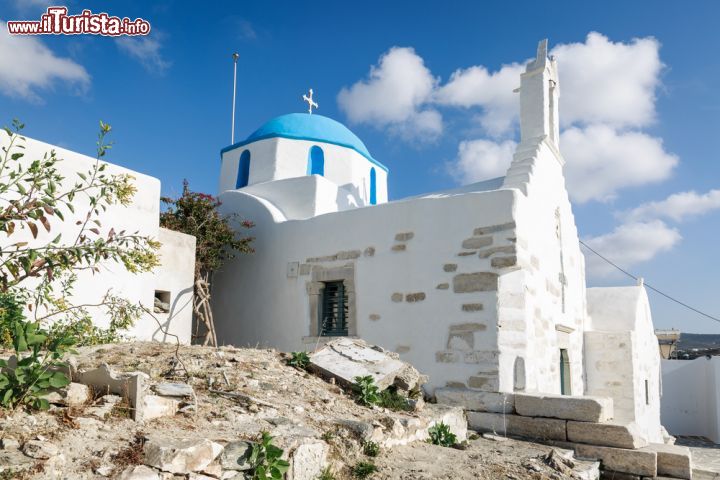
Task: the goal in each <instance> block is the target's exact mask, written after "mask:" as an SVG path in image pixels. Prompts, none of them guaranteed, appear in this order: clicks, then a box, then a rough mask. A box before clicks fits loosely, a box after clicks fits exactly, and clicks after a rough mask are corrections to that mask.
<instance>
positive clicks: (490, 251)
mask: <svg viewBox="0 0 720 480" xmlns="http://www.w3.org/2000/svg"><path fill="white" fill-rule="evenodd" d="M496 253H506V254H508V255H513V254H515V245H505V246H502V247H492V248H487V249H485V250H481V251H480V253H478V257H480V258H488V257H490V256H492V255H495V254H496Z"/></svg>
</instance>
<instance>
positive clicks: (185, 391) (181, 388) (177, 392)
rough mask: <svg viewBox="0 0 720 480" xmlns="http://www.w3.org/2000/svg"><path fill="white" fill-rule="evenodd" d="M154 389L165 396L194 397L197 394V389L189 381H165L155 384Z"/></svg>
mask: <svg viewBox="0 0 720 480" xmlns="http://www.w3.org/2000/svg"><path fill="white" fill-rule="evenodd" d="M152 389H153V390H154V391H155V393H157V394H158V395H162V396H163V397H180V398H183V397H184V398H192V397H194V396H195V391H193V388H192V387H191V386H190V385H188V384H187V383H173V382H163V383H158V384H157V385H153V387H152Z"/></svg>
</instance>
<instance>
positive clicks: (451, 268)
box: [443, 263, 457, 272]
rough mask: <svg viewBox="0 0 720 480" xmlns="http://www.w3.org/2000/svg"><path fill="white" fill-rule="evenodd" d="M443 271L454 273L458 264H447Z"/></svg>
mask: <svg viewBox="0 0 720 480" xmlns="http://www.w3.org/2000/svg"><path fill="white" fill-rule="evenodd" d="M443 270H444V271H446V272H454V271H455V270H457V264H456V263H446V264H445V265H443Z"/></svg>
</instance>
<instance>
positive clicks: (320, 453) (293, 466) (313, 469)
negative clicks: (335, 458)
mask: <svg viewBox="0 0 720 480" xmlns="http://www.w3.org/2000/svg"><path fill="white" fill-rule="evenodd" d="M329 451H330V447H329V446H328V444H327V443H325V442H320V441H307V442H304V443H302V444H301V445H300V446H298V447H297V448H296V449H295V451H294V452H293V453H292V456H291V457H290V470H289V471H288V478H292V479H293V480H316V479H317V478H318V477H320V475H321V473H322V470H323V468H324V467H325V465H326V464H327V457H328V453H329Z"/></svg>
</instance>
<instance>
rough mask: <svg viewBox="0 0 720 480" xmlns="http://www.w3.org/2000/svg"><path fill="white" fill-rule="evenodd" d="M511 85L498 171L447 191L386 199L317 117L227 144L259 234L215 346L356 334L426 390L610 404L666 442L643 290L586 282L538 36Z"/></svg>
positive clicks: (332, 126)
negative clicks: (507, 159)
mask: <svg viewBox="0 0 720 480" xmlns="http://www.w3.org/2000/svg"><path fill="white" fill-rule="evenodd" d="M519 83H520V89H519V102H520V112H521V114H520V143H519V145H518V147H517V150H516V152H515V154H514V158H513V161H512V164H511V166H510V168H509V169H508V171H507V173H506V175H505V176H504V177H501V178H494V179H489V180H487V181H484V182H480V183H476V184H472V185H467V186H463V187H460V188H457V189H453V190H446V191H440V192H433V193H428V194H426V195H421V196H417V197H412V198H407V199H401V200H394V201H388V192H387V175H388V169H387V168H386V167H385V166H384V165H383V164H382V163H380V162H379V161H378V160H377V159H375V158H374V157H373V156H372V154H371V153H370V151H369V150H368V149H367V147H366V146H365V145H364V144H363V142H362V141H361V140H360V139H359V138H358V137H357V136H356V135H354V134H353V133H352V132H351V131H350V130H349V129H347V128H346V127H345V126H343V125H342V124H340V123H338V122H337V121H335V120H332V119H330V118H327V117H323V116H320V115H317V114H310V113H293V114H288V115H283V116H280V117H277V118H274V119H272V120H270V121H269V122H267V123H265V124H264V125H263V126H261V127H260V128H259V129H258V130H257V131H255V132H254V133H253V134H251V135H250V136H249V137H248V138H247V139H246V140H244V141H241V142H239V143H236V144H234V145H231V146H229V147H227V148H225V149H223V150H222V152H221V159H222V164H221V170H220V186H219V189H220V199H221V201H222V207H221V208H222V209H223V211H224V213H226V214H237V218H238V220H241V219H248V220H251V221H253V222H254V223H255V225H256V226H255V228H254V229H253V232H252V233H253V235H254V236H255V238H256V240H255V248H256V252H255V253H254V254H252V255H243V256H239V257H238V258H236V259H234V260H233V261H231V262H230V263H228V264H227V265H226V266H225V267H224V268H223V270H222V271H221V272H219V273H218V274H217V276H216V277H215V279H214V290H213V302H214V305H213V307H214V312H215V321H216V329H217V334H218V338H219V339H220V341H221V342H222V343H225V344H234V345H238V346H247V345H251V346H255V345H259V346H268V347H276V348H278V349H281V350H284V351H297V350H309V351H312V350H314V349H315V348H316V347H317V346H318V345H320V344H322V343H323V342H326V341H327V340H328V339H331V338H335V337H342V336H349V337H360V338H363V339H364V340H366V341H368V342H370V343H374V344H378V345H381V346H383V347H385V348H387V349H389V350H393V351H396V352H398V353H400V355H401V358H402V359H403V360H406V361H408V362H411V363H412V364H413V365H415V366H416V367H417V368H418V369H419V370H420V371H421V372H423V373H425V374H428V375H429V376H430V383H429V385H428V386H429V392H428V393H430V394H432V392H433V391H434V389H436V388H438V387H447V386H450V387H455V388H466V389H468V390H472V391H483V392H508V393H509V392H519V391H520V392H522V391H524V392H542V393H549V394H564V395H576V396H577V395H597V396H605V397H612V398H613V400H614V410H615V419H616V420H618V421H626V422H633V421H634V422H637V423H638V425H639V426H640V427H641V428H642V430H643V432H644V433H645V434H646V435H647V437H648V438H649V439H650V441H655V442H662V436H661V433H660V432H661V427H660V413H659V412H660V394H661V389H660V381H659V378H660V365H659V362H660V360H659V358H660V357H659V354H658V345H657V340H656V338H655V336H654V333H653V325H652V319H651V314H650V308H649V303H648V299H647V295H646V293H645V290H644V288H643V287H642V286H637V287H617V288H592V289H588V288H586V282H585V265H584V258H583V255H582V253H581V251H580V245H579V241H578V233H577V228H576V225H575V219H574V217H573V213H572V207H571V204H570V200H569V198H568V193H567V189H566V187H565V178H564V176H563V166H564V164H565V160H564V159H563V157H562V154H561V153H560V145H559V142H558V136H559V135H558V133H559V121H558V98H559V92H560V90H559V87H560V84H559V80H558V74H557V65H556V61H555V60H554V59H552V58H548V56H547V43H546V42H542V43H541V44H540V46H539V48H538V53H537V58H536V59H535V60H534V61H532V62H531V63H529V64H528V66H527V68H526V71H525V73H523V74H522V75H521V78H520V79H519ZM515 87H517V85H507V88H508V89H514V88H515Z"/></svg>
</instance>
